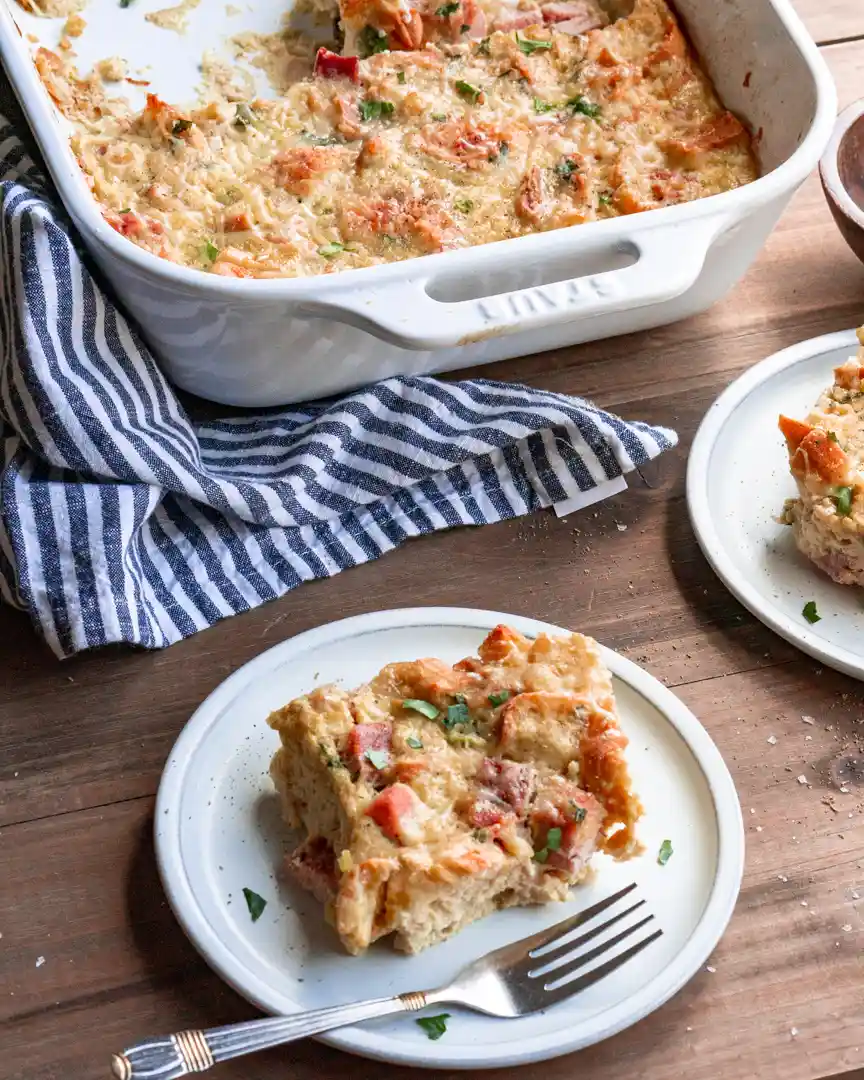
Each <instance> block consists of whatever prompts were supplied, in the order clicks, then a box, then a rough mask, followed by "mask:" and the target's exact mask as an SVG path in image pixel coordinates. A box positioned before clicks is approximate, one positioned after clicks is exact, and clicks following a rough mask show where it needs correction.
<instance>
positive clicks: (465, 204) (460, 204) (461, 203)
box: [453, 199, 474, 214]
mask: <svg viewBox="0 0 864 1080" xmlns="http://www.w3.org/2000/svg"><path fill="white" fill-rule="evenodd" d="M453 205H454V206H455V207H456V209H457V210H458V211H459V212H460V213H462V214H470V213H471V211H472V210H473V209H474V203H473V202H472V201H471V200H470V199H454V200H453Z"/></svg>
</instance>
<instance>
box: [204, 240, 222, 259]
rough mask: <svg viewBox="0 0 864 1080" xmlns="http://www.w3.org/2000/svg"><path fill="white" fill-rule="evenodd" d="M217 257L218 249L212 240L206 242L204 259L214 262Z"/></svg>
mask: <svg viewBox="0 0 864 1080" xmlns="http://www.w3.org/2000/svg"><path fill="white" fill-rule="evenodd" d="M218 255H219V248H218V247H216V245H215V244H214V243H213V241H212V240H208V241H207V243H206V244H205V245H204V258H205V259H206V260H207V261H208V262H211V263H212V262H215V261H216V259H217V257H218Z"/></svg>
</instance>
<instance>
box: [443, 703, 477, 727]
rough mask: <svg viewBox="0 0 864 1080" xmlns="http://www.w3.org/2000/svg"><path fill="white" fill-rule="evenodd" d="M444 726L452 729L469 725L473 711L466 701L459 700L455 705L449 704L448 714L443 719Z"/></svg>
mask: <svg viewBox="0 0 864 1080" xmlns="http://www.w3.org/2000/svg"><path fill="white" fill-rule="evenodd" d="M442 723H443V724H444V727H446V728H448V729H450V728H454V727H457V726H460V725H461V726H462V727H467V726H469V725H470V723H471V713H470V712H469V711H468V706H467V705H466V704H465V702H464V701H458V702H457V703H456V704H455V705H448V706H447V716H446V717H445V719H444V720H442Z"/></svg>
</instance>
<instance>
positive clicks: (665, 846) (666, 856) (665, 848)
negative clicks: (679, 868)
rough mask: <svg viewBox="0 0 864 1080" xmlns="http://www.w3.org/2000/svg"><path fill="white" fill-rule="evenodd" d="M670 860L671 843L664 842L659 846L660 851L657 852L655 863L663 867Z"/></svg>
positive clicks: (669, 841) (668, 841)
mask: <svg viewBox="0 0 864 1080" xmlns="http://www.w3.org/2000/svg"><path fill="white" fill-rule="evenodd" d="M671 858H672V841H671V840H664V841H663V843H662V844H661V845H660V850H659V851H658V852H657V862H658V864H659V865H660V866H665V865H666V863H667V862H669V860H670V859H671Z"/></svg>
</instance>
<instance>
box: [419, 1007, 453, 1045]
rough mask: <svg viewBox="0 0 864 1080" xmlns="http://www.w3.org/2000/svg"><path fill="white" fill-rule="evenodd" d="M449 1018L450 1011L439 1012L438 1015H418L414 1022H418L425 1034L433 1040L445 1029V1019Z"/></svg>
mask: <svg viewBox="0 0 864 1080" xmlns="http://www.w3.org/2000/svg"><path fill="white" fill-rule="evenodd" d="M449 1019H450V1013H441V1014H440V1016H421V1017H418V1019H417V1020H415V1021H414V1023H415V1024H419V1025H420V1027H421V1028H423V1030H424V1031H425V1032H426V1034H427V1036H428V1037H429V1038H430V1039H431V1040H432V1041H433V1042H434V1041H435V1040H436V1039H440V1038H441V1036H442V1035H443V1034H444V1033H445V1032H446V1031H447V1021H448V1020H449Z"/></svg>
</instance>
